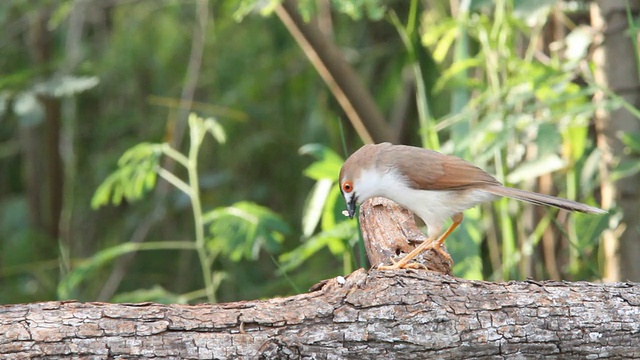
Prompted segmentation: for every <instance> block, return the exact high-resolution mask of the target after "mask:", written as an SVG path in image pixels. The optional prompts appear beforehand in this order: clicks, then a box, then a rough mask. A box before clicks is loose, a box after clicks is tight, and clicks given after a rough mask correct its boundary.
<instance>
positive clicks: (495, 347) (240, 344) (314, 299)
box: [0, 270, 640, 359]
mask: <svg viewBox="0 0 640 360" xmlns="http://www.w3.org/2000/svg"><path fill="white" fill-rule="evenodd" d="M342 280H343V279H331V280H329V281H328V282H327V284H326V285H325V286H324V287H323V288H322V289H321V290H319V291H316V292H313V293H307V294H302V295H297V296H292V297H288V298H280V299H271V300H265V301H242V302H236V303H228V304H217V305H205V304H202V305H193V306H189V305H159V304H150V303H147V304H106V303H78V302H46V303H34V304H19V305H5V306H2V307H0V354H3V355H1V356H0V357H1V358H3V359H24V358H31V357H55V358H61V357H76V358H77V357H90V358H93V359H106V358H121V359H122V358H141V357H159V358H183V359H212V358H217V359H227V358H247V359H257V358H263V359H281V358H291V359H301V358H305V359H353V358H360V359H370V358H386V359H393V358H395V359H424V358H440V359H470V358H476V359H477V358H487V359H489V358H491V359H494V358H495V359H499V358H541V357H545V358H557V359H570V358H575V359H588V358H638V357H640V285H639V284H635V283H615V284H592V283H586V282H578V283H565V282H533V281H531V282H509V283H490V282H483V281H467V280H462V279H456V278H453V277H450V276H447V275H441V274H435V273H431V272H428V271H413V270H403V271H376V270H373V271H370V272H369V273H366V272H365V271H364V270H358V271H356V272H355V273H353V274H351V275H350V276H349V277H348V278H346V281H342Z"/></svg>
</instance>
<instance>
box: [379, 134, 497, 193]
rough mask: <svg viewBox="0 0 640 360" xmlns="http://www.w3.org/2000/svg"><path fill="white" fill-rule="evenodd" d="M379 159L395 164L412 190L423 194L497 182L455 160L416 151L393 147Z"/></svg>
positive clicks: (407, 147)
mask: <svg viewBox="0 0 640 360" xmlns="http://www.w3.org/2000/svg"><path fill="white" fill-rule="evenodd" d="M380 157H381V158H382V157H385V159H384V161H388V163H389V164H396V167H397V168H398V170H400V172H402V173H403V174H406V175H407V180H409V181H410V182H411V183H412V185H413V186H415V187H417V188H419V189H424V190H455V189H466V188H469V187H471V186H479V185H480V186H481V185H488V184H497V185H500V182H499V181H498V180H496V179H495V178H494V177H493V176H491V175H489V174H488V173H487V172H486V171H484V170H482V169H480V168H479V167H477V166H475V165H473V164H471V163H469V162H467V161H465V160H462V159H460V158H458V157H455V156H449V155H443V154H440V153H439V152H436V151H433V150H427V149H423V148H418V147H412V146H405V145H393V146H389V147H387V148H386V149H385V151H383V152H381V154H380Z"/></svg>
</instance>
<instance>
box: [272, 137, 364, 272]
mask: <svg viewBox="0 0 640 360" xmlns="http://www.w3.org/2000/svg"><path fill="white" fill-rule="evenodd" d="M299 153H300V154H301V155H311V156H313V157H314V158H315V159H316V161H314V162H313V163H312V164H311V165H309V166H308V167H307V168H306V169H305V170H304V174H305V175H306V176H307V177H309V178H311V179H313V180H315V181H316V184H315V185H314V187H313V188H312V190H311V192H310V193H309V195H307V199H306V201H305V206H304V208H303V213H302V229H303V235H304V236H305V237H306V239H304V240H303V241H304V242H303V244H302V245H301V246H299V247H297V248H296V249H294V250H293V251H290V252H287V253H285V254H282V255H281V256H280V261H281V263H282V267H281V269H280V270H281V271H290V270H292V269H295V268H297V267H299V266H300V265H302V264H303V263H304V262H305V261H306V260H308V259H310V258H311V257H312V256H314V255H315V254H317V252H318V251H320V250H322V249H324V248H327V249H329V251H330V252H331V254H333V255H335V256H339V257H341V258H342V261H343V269H344V273H345V274H346V273H349V272H351V269H352V264H351V262H352V256H351V255H350V254H351V248H352V247H353V245H355V243H356V242H357V241H358V239H359V236H358V229H357V222H356V221H352V220H349V219H346V218H345V217H344V215H342V210H343V209H344V204H343V201H342V196H341V193H340V189H339V188H338V186H337V181H336V180H337V174H338V173H339V172H340V168H341V167H342V164H343V162H344V160H343V159H342V158H341V157H340V156H339V155H338V154H336V153H335V152H334V151H333V150H331V149H329V148H327V147H326V146H323V145H320V144H307V145H305V146H303V147H301V148H300V150H299ZM318 224H320V231H319V232H318V233H317V234H315V235H312V234H313V233H314V230H315V229H316V228H317V227H318Z"/></svg>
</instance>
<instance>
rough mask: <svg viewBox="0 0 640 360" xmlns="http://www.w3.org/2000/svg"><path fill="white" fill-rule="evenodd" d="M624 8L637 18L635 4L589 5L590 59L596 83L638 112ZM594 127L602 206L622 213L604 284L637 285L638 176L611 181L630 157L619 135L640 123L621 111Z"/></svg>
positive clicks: (613, 230) (609, 243)
mask: <svg viewBox="0 0 640 360" xmlns="http://www.w3.org/2000/svg"><path fill="white" fill-rule="evenodd" d="M627 3H628V4H629V5H630V7H631V9H632V12H633V14H634V16H635V15H636V14H637V11H638V9H639V8H640V1H637V0H636V1H625V0H599V1H596V2H594V3H592V5H591V21H592V25H593V27H594V29H595V32H596V34H597V35H596V39H595V40H596V41H595V44H596V48H595V51H594V54H593V60H594V62H595V65H596V70H595V76H596V81H597V82H598V83H599V84H600V85H602V86H605V87H607V88H609V89H611V91H613V92H615V93H616V94H618V95H619V96H621V97H622V98H624V99H625V100H626V101H627V102H628V103H630V104H631V105H633V106H635V107H639V106H640V81H639V78H638V68H637V66H638V64H637V59H636V56H635V53H634V48H633V42H632V40H631V39H630V38H629V35H628V32H627V30H628V29H629V24H628V23H627V13H626V4H627ZM634 35H635V34H634ZM601 96H602V94H601ZM596 100H597V99H596ZM596 128H597V132H598V148H599V149H600V150H601V151H602V162H601V167H600V170H601V176H602V206H603V207H604V208H605V209H616V210H614V212H618V211H620V212H622V217H621V218H619V217H617V216H616V214H615V213H613V214H612V217H611V219H612V220H611V221H610V223H609V229H608V230H607V231H606V232H605V235H604V245H603V247H604V255H605V269H604V279H605V280H607V281H617V280H619V279H630V280H633V281H640V240H639V239H640V188H639V187H638V184H640V174H636V175H634V176H631V177H627V178H624V179H620V180H617V181H616V180H614V179H612V178H611V173H612V171H613V170H614V169H615V168H616V167H617V166H618V164H619V163H620V162H621V161H624V160H625V159H628V158H629V156H628V155H626V154H625V153H624V145H623V144H622V142H621V140H620V134H622V133H632V132H638V131H640V121H639V120H638V119H637V118H635V117H634V116H633V115H632V114H631V113H630V112H629V111H627V110H626V109H624V108H620V109H618V110H615V111H612V112H606V111H600V112H598V113H597V114H596Z"/></svg>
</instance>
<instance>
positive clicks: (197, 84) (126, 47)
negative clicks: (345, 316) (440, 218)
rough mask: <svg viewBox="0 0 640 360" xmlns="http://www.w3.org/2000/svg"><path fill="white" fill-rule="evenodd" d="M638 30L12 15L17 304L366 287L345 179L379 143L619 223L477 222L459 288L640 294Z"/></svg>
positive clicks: (378, 20) (462, 12)
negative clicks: (353, 280)
mask: <svg viewBox="0 0 640 360" xmlns="http://www.w3.org/2000/svg"><path fill="white" fill-rule="evenodd" d="M638 8H640V2H638V1H618V0H616V1H608V0H607V1H593V2H590V1H577V0H573V1H568V0H567V1H554V0H546V1H518V0H498V1H483V0H451V1H449V2H443V1H430V0H423V1H418V0H411V1H400V0H397V1H389V2H383V1H377V0H349V1H330V0H304V1H298V2H296V1H293V0H285V1H282V2H278V1H275V2H274V1H255V0H242V1H224V0H220V1H215V0H158V1H156V0H153V1H152V0H133V1H131V0H46V1H38V2H33V1H28V0H10V1H3V2H1V3H0V24H2V28H3V29H4V30H3V31H2V33H1V34H0V48H1V49H2V53H3V56H2V57H1V58H0V287H1V288H2V291H1V292H0V303H16V302H32V301H41V300H52V299H66V298H74V299H79V300H101V301H147V300H148V301H159V302H192V303H193V302H201V301H207V300H208V301H235V300H241V299H255V298H268V297H273V296H284V295H289V294H295V293H300V292H304V291H306V289H308V288H309V287H310V286H311V285H313V284H315V283H317V282H318V281H320V280H322V279H326V278H329V277H333V276H337V275H346V274H348V273H350V272H351V271H353V270H355V269H357V268H359V267H368V266H369V265H368V264H367V262H366V257H365V255H364V249H363V246H362V244H361V240H360V237H359V233H358V227H357V222H356V221H350V220H348V219H346V218H344V217H343V216H342V215H340V211H341V210H343V209H344V204H343V203H342V199H340V197H339V191H338V189H337V187H336V181H337V175H338V170H339V168H340V166H341V163H342V161H343V159H344V158H346V157H347V156H348V154H350V153H351V152H352V151H354V150H356V149H357V148H358V147H359V146H360V145H362V144H363V143H366V142H372V141H373V142H380V141H393V142H395V143H405V144H412V145H417V146H425V147H429V148H432V149H435V150H439V151H442V152H445V153H450V154H455V155H458V156H460V157H463V158H465V159H467V160H469V161H471V162H473V163H475V164H476V165H478V166H480V167H482V168H484V169H485V170H487V171H489V172H490V173H493V174H496V176H497V178H498V179H499V180H500V181H502V182H504V183H505V184H507V185H509V186H515V187H519V188H525V189H530V190H535V191H539V192H544V193H549V194H554V195H559V196H563V197H566V198H571V199H575V200H578V201H582V202H586V203H589V204H592V205H597V206H604V207H605V208H606V209H608V210H609V214H608V215H606V216H600V217H598V216H588V215H582V214H576V215H570V216H568V215H567V214H566V213H562V212H557V211H555V210H549V209H542V208H537V207H531V206H522V205H521V204H518V203H516V202H514V201H508V200H501V201H497V202H496V203H494V204H487V205H484V206H482V207H479V208H477V209H472V210H470V211H468V212H467V213H466V214H465V215H466V216H465V221H464V222H463V226H462V227H461V229H460V230H458V231H456V232H455V233H454V234H453V235H452V236H451V237H450V238H449V240H448V241H447V246H448V248H449V250H450V252H451V253H452V256H453V258H454V260H455V261H456V265H455V268H454V272H455V274H456V275H457V276H461V277H466V278H477V279H487V280H495V281H501V280H508V279H525V278H536V279H567V280H593V281H598V280H607V281H617V280H621V279H622V280H624V279H630V280H635V281H640V265H638V264H640V236H639V234H640V223H639V221H640V220H638V219H640V213H639V210H638V209H639V208H640V206H638V205H639V204H640V200H639V199H640V195H639V190H638V186H637V185H638V184H640V178H639V175H638V174H639V172H640V156H639V155H640V121H639V120H638V118H639V116H638V111H637V110H636V107H637V106H638V105H640V100H639V95H638V92H639V90H640V84H639V77H638V67H639V66H640V61H639V57H638V45H637V40H636V39H637V33H638V32H637V26H636V22H637V15H638ZM194 220H195V221H194Z"/></svg>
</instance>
